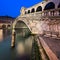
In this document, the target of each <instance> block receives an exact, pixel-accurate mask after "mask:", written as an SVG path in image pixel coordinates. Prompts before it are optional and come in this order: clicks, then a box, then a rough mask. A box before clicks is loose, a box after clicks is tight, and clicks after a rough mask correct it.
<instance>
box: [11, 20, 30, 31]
mask: <svg viewBox="0 0 60 60" xmlns="http://www.w3.org/2000/svg"><path fill="white" fill-rule="evenodd" d="M18 22H22V23H24V24H25V26H26V27H27V28H28V29H29V30H30V31H31V28H30V26H29V24H28V23H29V22H28V21H27V22H26V20H25V19H24V20H23V19H16V20H15V21H14V23H13V27H12V28H13V30H14V29H15V28H16V24H18Z"/></svg>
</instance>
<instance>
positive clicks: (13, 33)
mask: <svg viewBox="0 0 60 60" xmlns="http://www.w3.org/2000/svg"><path fill="white" fill-rule="evenodd" d="M15 38H16V32H15V29H13V30H12V41H11V47H12V48H14V47H15Z"/></svg>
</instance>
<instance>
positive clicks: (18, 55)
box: [0, 29, 34, 60]
mask: <svg viewBox="0 0 60 60" xmlns="http://www.w3.org/2000/svg"><path fill="white" fill-rule="evenodd" d="M9 32H10V31H9V30H4V31H3V30H2V29H0V60H30V57H31V49H32V43H33V39H34V38H33V36H31V35H30V32H29V30H27V29H22V30H21V29H20V30H17V29H16V38H15V48H11V37H12V36H11V32H10V33H9Z"/></svg>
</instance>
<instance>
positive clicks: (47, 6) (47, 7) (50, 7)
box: [44, 2, 55, 10]
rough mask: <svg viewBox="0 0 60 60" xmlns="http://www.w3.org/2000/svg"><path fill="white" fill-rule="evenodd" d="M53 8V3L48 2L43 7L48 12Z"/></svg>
mask: <svg viewBox="0 0 60 60" xmlns="http://www.w3.org/2000/svg"><path fill="white" fill-rule="evenodd" d="M54 8H55V3H53V2H49V3H47V4H46V5H45V7H44V10H49V9H54Z"/></svg>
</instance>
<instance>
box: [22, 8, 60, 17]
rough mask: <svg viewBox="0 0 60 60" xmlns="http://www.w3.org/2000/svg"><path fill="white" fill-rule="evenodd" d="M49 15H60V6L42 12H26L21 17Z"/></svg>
mask: <svg viewBox="0 0 60 60" xmlns="http://www.w3.org/2000/svg"><path fill="white" fill-rule="evenodd" d="M32 16H33V17H35V16H37V17H49V16H60V8H58V9H50V10H45V11H40V12H34V13H29V14H25V15H23V16H21V17H32Z"/></svg>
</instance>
